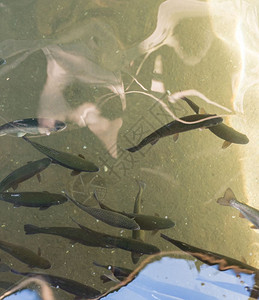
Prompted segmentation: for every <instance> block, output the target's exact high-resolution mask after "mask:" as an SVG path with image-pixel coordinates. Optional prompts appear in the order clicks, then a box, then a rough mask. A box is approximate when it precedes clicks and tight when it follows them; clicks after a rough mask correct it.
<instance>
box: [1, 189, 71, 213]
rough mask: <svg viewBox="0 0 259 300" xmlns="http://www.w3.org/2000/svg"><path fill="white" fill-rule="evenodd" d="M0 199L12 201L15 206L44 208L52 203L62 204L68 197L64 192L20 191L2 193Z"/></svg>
mask: <svg viewBox="0 0 259 300" xmlns="http://www.w3.org/2000/svg"><path fill="white" fill-rule="evenodd" d="M0 200H2V201H5V202H9V203H12V204H13V206H14V207H20V206H25V207H36V208H39V209H40V210H43V209H47V208H49V207H50V206H52V205H59V204H62V203H64V202H66V201H67V198H66V197H65V196H64V195H62V194H55V193H49V192H19V193H0Z"/></svg>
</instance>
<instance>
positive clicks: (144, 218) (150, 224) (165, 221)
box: [97, 199, 175, 230]
mask: <svg viewBox="0 0 259 300" xmlns="http://www.w3.org/2000/svg"><path fill="white" fill-rule="evenodd" d="M97 201H98V203H99V205H100V207H101V208H103V209H107V210H111V211H114V212H117V213H120V214H122V215H124V216H127V217H129V218H133V219H134V220H135V221H136V222H137V224H138V225H139V227H140V229H142V230H160V229H168V228H171V227H174V225H175V223H174V222H173V221H172V220H170V219H169V218H161V217H158V216H151V215H143V214H135V213H126V212H124V211H123V212H122V211H117V210H114V209H112V208H110V207H108V206H107V205H105V204H103V203H102V202H101V201H99V200H98V199H97Z"/></svg>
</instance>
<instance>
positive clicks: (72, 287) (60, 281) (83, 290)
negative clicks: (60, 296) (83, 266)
mask: <svg viewBox="0 0 259 300" xmlns="http://www.w3.org/2000/svg"><path fill="white" fill-rule="evenodd" d="M11 272H13V273H14V274H18V275H22V276H27V277H37V276H40V277H42V278H43V279H44V280H45V281H46V282H48V283H49V284H50V285H51V286H53V287H55V288H60V289H62V290H64V291H66V292H68V293H70V294H73V295H75V296H77V298H78V299H81V298H84V299H91V298H95V297H98V296H100V295H101V293H100V292H99V291H98V290H96V289H94V288H93V287H91V286H87V285H84V284H83V283H80V282H77V281H75V280H72V279H67V278H64V277H60V276H54V275H50V274H44V273H36V272H18V271H16V270H13V269H11Z"/></svg>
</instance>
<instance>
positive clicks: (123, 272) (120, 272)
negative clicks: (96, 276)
mask: <svg viewBox="0 0 259 300" xmlns="http://www.w3.org/2000/svg"><path fill="white" fill-rule="evenodd" d="M93 264H94V265H95V266H97V267H101V268H104V269H107V270H110V271H111V272H112V273H113V275H114V276H115V277H117V276H123V277H124V278H125V277H128V276H129V274H130V273H132V272H133V270H131V269H127V268H123V267H116V266H113V265H101V264H99V263H97V262H95V261H94V262H93Z"/></svg>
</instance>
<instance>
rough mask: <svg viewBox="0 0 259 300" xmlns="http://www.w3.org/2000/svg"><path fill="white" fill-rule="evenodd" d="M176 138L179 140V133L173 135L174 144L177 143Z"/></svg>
mask: <svg viewBox="0 0 259 300" xmlns="http://www.w3.org/2000/svg"><path fill="white" fill-rule="evenodd" d="M178 138H179V133H176V134H174V135H173V140H174V142H175V143H176V142H177V140H178Z"/></svg>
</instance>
